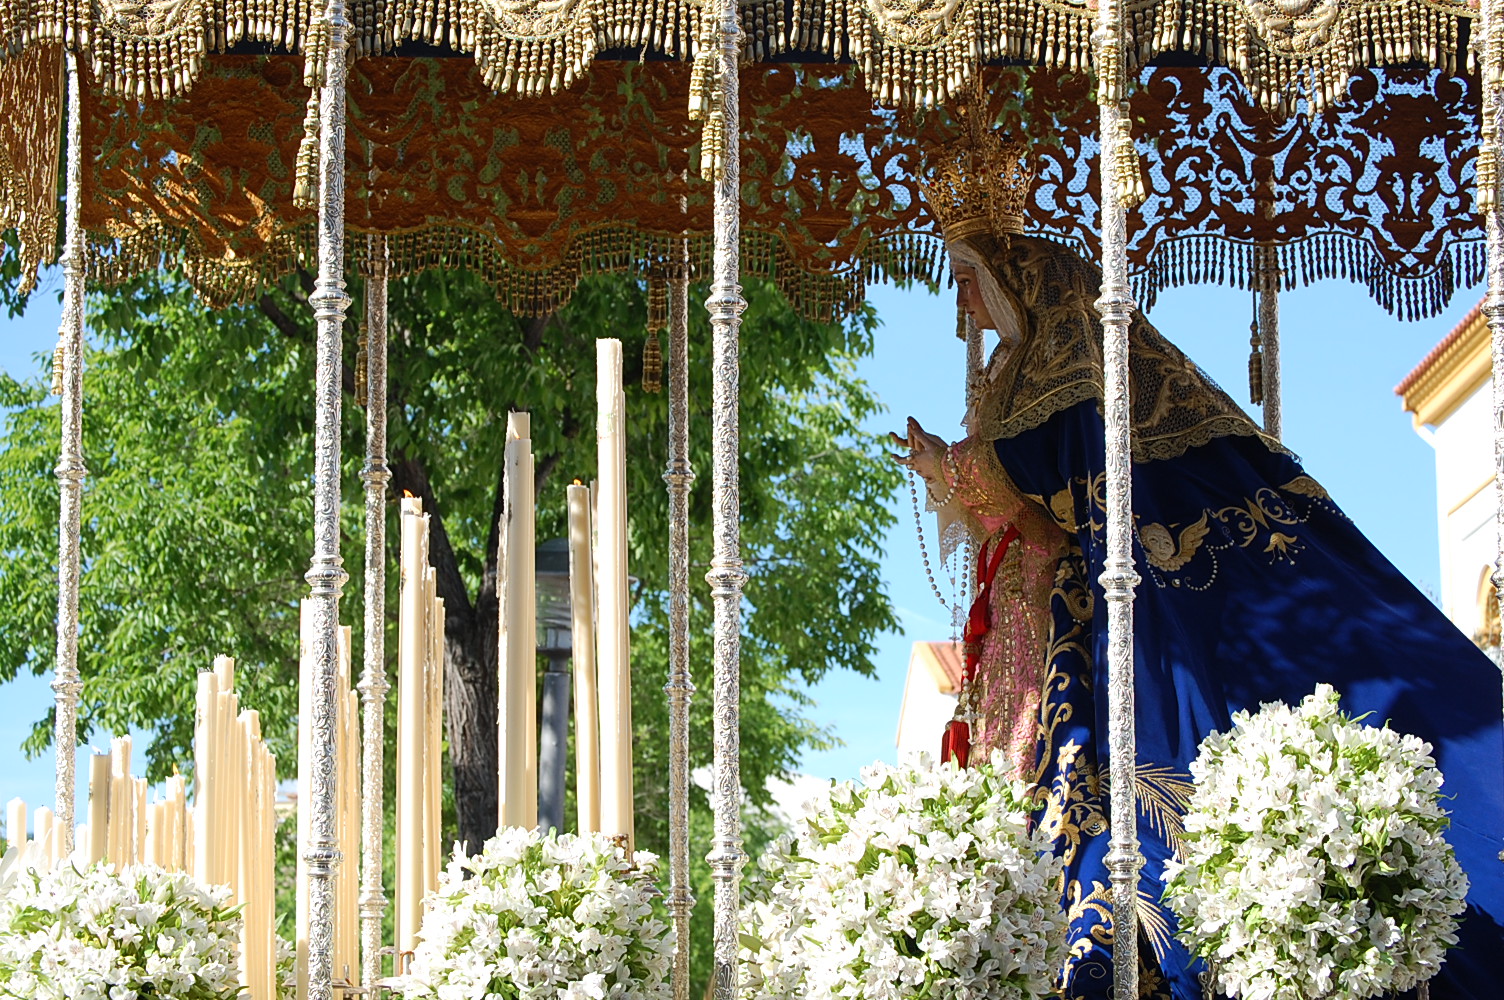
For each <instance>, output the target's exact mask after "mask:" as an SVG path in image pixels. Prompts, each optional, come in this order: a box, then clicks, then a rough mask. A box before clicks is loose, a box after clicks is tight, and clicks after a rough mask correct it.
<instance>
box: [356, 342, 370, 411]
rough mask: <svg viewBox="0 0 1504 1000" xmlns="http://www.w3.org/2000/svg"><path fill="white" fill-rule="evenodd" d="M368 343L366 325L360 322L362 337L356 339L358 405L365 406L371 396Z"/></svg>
mask: <svg viewBox="0 0 1504 1000" xmlns="http://www.w3.org/2000/svg"><path fill="white" fill-rule="evenodd" d="M367 343H368V338H367V336H366V325H365V324H364V323H362V324H360V337H359V339H358V340H356V345H357V346H356V349H355V405H356V406H365V405H366V402H367V400H368V397H369V396H370V372H369V370H368V365H369V364H370V362H369V361H368V360H367V358H366V346H367Z"/></svg>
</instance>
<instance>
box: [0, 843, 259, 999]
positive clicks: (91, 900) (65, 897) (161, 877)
mask: <svg viewBox="0 0 1504 1000" xmlns="http://www.w3.org/2000/svg"><path fill="white" fill-rule="evenodd" d="M18 869H19V870H18ZM5 881H6V882H7V884H6V887H5V892H4V894H3V895H0V997H3V998H6V1000H12V998H14V1000H137V998H151V1000H232V998H234V997H236V996H238V995H239V993H240V984H239V970H238V969H237V967H236V956H237V954H238V949H239V946H240V936H241V920H240V911H239V908H238V907H232V906H227V905H226V900H227V898H228V896H229V889H228V888H226V887H224V886H218V887H215V888H212V889H210V888H205V887H204V886H201V885H200V884H198V883H197V882H195V881H194V880H193V879H192V878H191V877H189V876H188V875H186V874H183V873H182V872H168V871H164V870H162V869H161V868H157V867H155V866H152V865H139V866H132V867H128V868H126V869H124V870H123V871H120V872H116V871H115V870H114V869H113V868H110V867H108V866H106V865H93V866H91V867H89V868H86V869H84V870H82V871H80V870H78V869H77V868H75V867H73V866H72V865H68V864H64V865H61V866H59V867H58V868H56V869H53V870H51V871H48V872H38V871H36V870H34V869H31V868H24V867H21V866H20V865H16V866H13V867H11V870H10V871H8V872H6V873H5Z"/></svg>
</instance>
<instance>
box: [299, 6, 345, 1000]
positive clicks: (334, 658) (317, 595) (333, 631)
mask: <svg viewBox="0 0 1504 1000" xmlns="http://www.w3.org/2000/svg"><path fill="white" fill-rule="evenodd" d="M324 11H325V15H324V16H325V23H326V27H327V29H328V32H329V36H328V38H329V44H328V47H327V48H326V50H325V54H324V60H323V67H322V69H323V79H322V81H321V88H320V94H319V194H318V197H319V203H318V204H319V228H318V255H319V258H318V260H319V273H318V278H317V280H316V281H315V282H314V290H313V294H312V295H310V296H309V297H308V301H309V304H310V305H311V306H312V307H313V315H314V319H315V320H316V321H317V323H318V340H317V348H316V361H315V368H314V380H315V387H314V391H315V395H314V466H313V562H312V565H311V566H310V567H309V569H308V572H307V573H306V574H305V578H306V579H307V580H308V583H309V586H310V588H311V590H310V595H309V600H310V602H311V603H312V619H313V627H312V629H311V630H310V631H311V640H312V648H311V649H309V650H308V655H309V656H310V657H311V658H312V661H313V676H314V683H315V685H316V686H315V688H314V691H313V698H312V703H313V719H312V725H313V739H312V741H311V743H312V755H313V767H312V769H311V772H310V773H311V779H310V781H309V788H308V798H309V803H310V805H311V807H312V808H311V810H310V812H311V831H310V836H309V842H308V847H307V849H306V852H305V853H304V855H303V857H304V860H305V861H306V862H307V864H308V876H309V878H308V894H309V899H308V913H309V928H308V937H309V941H308V1000H333V983H334V873H335V871H336V869H338V867H339V863H340V854H339V850H338V848H337V847H336V845H335V839H334V813H335V752H334V747H335V744H334V739H335V728H336V727H335V696H334V685H335V677H336V676H337V668H338V663H339V660H338V651H337V646H336V635H337V632H338V629H339V599H340V594H341V592H342V590H343V588H344V584H345V581H346V580H347V579H349V575H348V574H347V573H346V572H345V569H344V565H343V563H344V561H343V560H342V559H341V558H340V554H339V505H340V481H339V476H340V393H341V391H342V381H341V374H342V370H341V368H342V363H343V362H342V358H341V346H342V344H341V340H342V334H343V330H344V323H345V311H346V310H347V309H348V308H349V306H350V296H349V294H348V293H347V292H346V291H345V277H344V275H345V74H346V67H345V47H346V44H347V41H346V34H345V33H346V30H347V29H348V28H349V22H347V21H346V20H345V5H344V3H343V0H328V3H327V5H326V6H325V8H324Z"/></svg>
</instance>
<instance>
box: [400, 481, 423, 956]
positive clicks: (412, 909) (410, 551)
mask: <svg viewBox="0 0 1504 1000" xmlns="http://www.w3.org/2000/svg"><path fill="white" fill-rule="evenodd" d="M427 538H428V523H427V518H426V517H424V515H423V504H422V502H421V501H420V500H418V499H417V498H415V497H408V498H406V499H404V500H403V501H402V591H401V597H400V600H399V603H398V609H399V627H398V633H397V636H398V638H397V644H398V650H397V821H396V827H397V831H396V832H397V843H396V853H397V892H396V906H395V913H394V918H395V921H394V922H395V925H396V945H397V950H398V951H399V952H400V951H411V950H413V949H414V948H415V947H416V946H417V934H418V923H419V920H420V919H421V916H422V910H421V905H422V897H423V893H422V884H423V879H422V858H423V851H424V846H423V825H422V824H423V813H424V808H423V806H424V790H423V773H424V770H423V757H424V746H425V739H424V721H425V719H424V715H425V713H424V710H423V700H424V699H423V690H424V660H425V658H426V654H427V629H426V627H425V622H424V603H423V601H424V592H425V590H426V588H425V585H424V575H425V572H426V570H427V565H428V559H427V552H426V545H425V542H426V541H427Z"/></svg>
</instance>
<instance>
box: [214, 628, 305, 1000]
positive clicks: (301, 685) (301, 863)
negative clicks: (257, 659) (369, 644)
mask: <svg viewBox="0 0 1504 1000" xmlns="http://www.w3.org/2000/svg"><path fill="white" fill-rule="evenodd" d="M299 610H300V615H299V630H298V632H299V634H298V791H297V803H298V814H297V823H298V859H297V870H296V874H295V876H294V878H295V880H296V881H295V886H296V900H297V901H296V904H295V912H294V926H295V930H294V935H295V936H294V939H293V940H294V947H295V949H296V959H295V961H296V969H297V988H298V1000H306V998H307V997H308V926H309V911H308V887H309V884H310V880H309V876H308V862H307V861H305V860H304V855H305V854H306V853H307V851H308V844H309V841H310V840H312V839H313V797H312V796H311V795H310V794H309V793H310V791H311V788H312V782H313V686H314V683H315V677H314V665H313V657H312V649H313V604H312V602H311V601H309V600H304V601H303V602H302V604H301V606H300V608H299ZM193 836H194V839H195V840H197V841H199V842H202V841H204V840H206V839H207V838H208V831H207V830H205V829H204V828H203V827H202V826H197V827H196V828H195V829H194V831H193Z"/></svg>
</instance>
